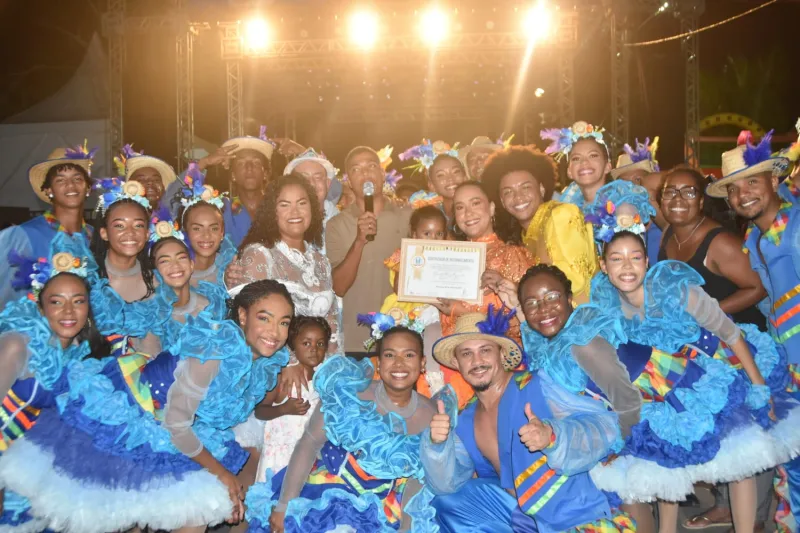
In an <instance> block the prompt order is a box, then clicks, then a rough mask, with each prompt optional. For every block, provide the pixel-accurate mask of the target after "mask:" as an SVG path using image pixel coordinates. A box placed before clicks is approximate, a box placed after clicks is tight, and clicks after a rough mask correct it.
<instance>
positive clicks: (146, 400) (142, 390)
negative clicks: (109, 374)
mask: <svg viewBox="0 0 800 533" xmlns="http://www.w3.org/2000/svg"><path fill="white" fill-rule="evenodd" d="M149 360H150V356H148V355H147V354H143V353H138V352H134V353H130V354H128V355H123V356H122V357H118V358H117V364H118V365H119V368H120V371H121V372H122V377H124V378H125V383H127V384H128V388H129V389H130V391H131V394H132V395H133V397H134V398H135V399H136V403H138V404H139V406H140V407H141V408H142V409H144V410H145V411H147V412H148V413H150V414H151V415H153V416H154V417H155V418H156V419H157V420H163V412H162V409H163V408H164V406H163V405H158V402H156V401H155V400H153V396H152V395H151V394H150V387H148V386H147V385H146V384H145V383H142V369H143V368H144V367H145V365H146V364H147V362H148V361H149Z"/></svg>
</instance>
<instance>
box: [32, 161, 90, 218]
mask: <svg viewBox="0 0 800 533" xmlns="http://www.w3.org/2000/svg"><path fill="white" fill-rule="evenodd" d="M66 153H67V150H66V148H56V149H55V150H53V151H52V152H50V155H49V156H47V160H46V161H42V162H41V163H36V164H35V165H33V166H32V167H31V168H30V169H29V170H28V180H29V181H30V182H31V187H32V188H33V192H35V193H36V196H38V197H39V199H40V200H41V201H43V202H45V203H48V204H52V203H53V201H52V200H51V199H50V197H48V196H47V194H46V193H45V192H44V191H43V190H42V185H43V184H44V179H45V177H46V176H47V171H49V170H50V169H51V168H53V167H54V166H57V165H64V164H67V163H69V164H71V165H77V166H79V167H82V168H84V169H85V170H86V172H87V173H88V172H89V170H90V168H91V166H92V160H91V159H76V158H70V157H67V156H66Z"/></svg>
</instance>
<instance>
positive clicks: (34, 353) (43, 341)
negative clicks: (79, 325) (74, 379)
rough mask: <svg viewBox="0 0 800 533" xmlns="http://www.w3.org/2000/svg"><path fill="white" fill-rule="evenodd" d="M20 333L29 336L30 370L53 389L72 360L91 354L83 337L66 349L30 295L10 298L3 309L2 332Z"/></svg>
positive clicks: (46, 385) (41, 382)
mask: <svg viewBox="0 0 800 533" xmlns="http://www.w3.org/2000/svg"><path fill="white" fill-rule="evenodd" d="M4 333H17V334H19V335H22V336H24V338H25V339H26V340H27V352H28V354H29V357H28V359H27V368H28V371H29V372H31V373H32V374H34V375H35V376H36V379H37V380H38V381H39V383H40V384H41V385H42V386H44V387H45V388H46V389H48V390H49V389H52V387H53V385H54V384H55V383H56V382H57V381H58V378H59V377H60V376H61V373H62V371H63V369H64V365H66V364H67V363H68V362H69V361H73V360H78V359H83V358H84V357H86V356H87V355H88V354H89V351H90V350H89V343H88V342H87V341H84V342H82V343H80V344H76V345H72V346H69V347H67V348H66V349H64V348H62V347H61V343H60V342H58V340H57V339H56V338H55V335H54V334H53V331H52V330H51V329H50V325H49V324H48V322H47V319H46V318H44V317H43V316H42V314H41V313H40V312H39V306H38V305H36V303H35V302H33V301H32V300H29V299H28V298H21V299H19V300H16V301H14V302H10V303H9V304H8V305H7V306H6V308H5V309H4V310H3V312H2V313H0V335H1V334H4Z"/></svg>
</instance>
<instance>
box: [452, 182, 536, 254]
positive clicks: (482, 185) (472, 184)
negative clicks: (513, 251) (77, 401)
mask: <svg viewBox="0 0 800 533" xmlns="http://www.w3.org/2000/svg"><path fill="white" fill-rule="evenodd" d="M464 187H477V188H478V189H480V190H481V192H483V194H484V195H485V196H486V198H487V199H488V200H489V202H492V203H494V204H495V205H494V212H495V215H496V214H497V212H498V211H502V209H503V206H502V205H501V206H500V207H499V208H498V206H497V203H496V202H495V201H494V200H493V199H492V195H491V194H490V193H489V188H488V187H487V186H486V184H485V183H483V182H480V181H465V182H464V183H462V184H460V185H459V186H458V187H456V190H455V192H454V193H453V196H454V197H455V195H456V194H458V191H460V190H461V189H463V188H464ZM453 218H454V219H455V205H454V206H453ZM492 231H494V232H495V233H497V218H496V217H492ZM453 233H454V234H455V236H456V237H457V238H458V239H459V240H466V238H467V237H466V235H464V232H463V231H461V228H459V227H458V224H454V225H453ZM518 233H519V232H518ZM497 236H498V237H500V239H501V240H502V241H503V242H504V243H506V244H517V245H518V244H520V242H521V241H519V240H518V242H514V240H513V239H512V238H511V236H508V239H509V240H506V239H505V238H503V237H502V236H501V235H500V234H499V233H497ZM517 237H518V239H521V238H522V237H521V236H520V235H517Z"/></svg>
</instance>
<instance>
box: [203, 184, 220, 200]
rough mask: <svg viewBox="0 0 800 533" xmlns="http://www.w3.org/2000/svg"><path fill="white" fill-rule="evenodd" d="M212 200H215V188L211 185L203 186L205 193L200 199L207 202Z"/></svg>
mask: <svg viewBox="0 0 800 533" xmlns="http://www.w3.org/2000/svg"><path fill="white" fill-rule="evenodd" d="M217 194H219V193H217ZM212 198H214V187H212V186H211V185H203V193H202V194H201V195H200V199H201V200H203V201H205V202H207V201H209V200H211V199H212Z"/></svg>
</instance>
